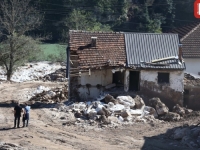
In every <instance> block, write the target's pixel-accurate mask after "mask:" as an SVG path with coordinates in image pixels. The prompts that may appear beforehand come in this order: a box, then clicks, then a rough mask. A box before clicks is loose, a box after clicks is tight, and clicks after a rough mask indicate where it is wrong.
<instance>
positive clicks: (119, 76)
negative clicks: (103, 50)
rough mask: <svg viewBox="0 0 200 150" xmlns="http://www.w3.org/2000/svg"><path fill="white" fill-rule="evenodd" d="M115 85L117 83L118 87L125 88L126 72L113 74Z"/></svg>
mask: <svg viewBox="0 0 200 150" xmlns="http://www.w3.org/2000/svg"><path fill="white" fill-rule="evenodd" d="M113 83H115V84H116V85H117V86H123V85H124V72H120V71H118V72H115V73H113Z"/></svg>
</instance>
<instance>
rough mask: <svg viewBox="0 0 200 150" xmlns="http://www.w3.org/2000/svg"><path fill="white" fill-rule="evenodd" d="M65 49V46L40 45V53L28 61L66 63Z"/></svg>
mask: <svg viewBox="0 0 200 150" xmlns="http://www.w3.org/2000/svg"><path fill="white" fill-rule="evenodd" d="M66 47H67V45H60V44H40V45H39V48H40V50H41V51H40V53H39V54H37V56H35V57H31V58H30V59H29V60H30V61H51V62H56V61H66V59H67V54H66Z"/></svg>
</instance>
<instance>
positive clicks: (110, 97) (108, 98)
mask: <svg viewBox="0 0 200 150" xmlns="http://www.w3.org/2000/svg"><path fill="white" fill-rule="evenodd" d="M105 102H106V103H107V104H108V103H109V102H112V103H114V104H117V103H118V102H117V100H116V99H114V97H113V96H111V95H109V94H108V95H106V97H105Z"/></svg>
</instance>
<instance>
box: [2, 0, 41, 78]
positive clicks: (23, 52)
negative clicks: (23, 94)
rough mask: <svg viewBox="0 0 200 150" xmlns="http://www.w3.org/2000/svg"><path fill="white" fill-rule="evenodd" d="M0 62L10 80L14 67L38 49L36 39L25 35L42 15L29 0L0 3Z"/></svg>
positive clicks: (12, 0) (5, 0)
mask: <svg viewBox="0 0 200 150" xmlns="http://www.w3.org/2000/svg"><path fill="white" fill-rule="evenodd" d="M0 14H1V15H0V24H1V27H2V30H1V35H2V36H3V37H4V40H3V41H2V42H1V44H2V46H1V47H0V63H1V64H2V65H3V66H4V67H5V68H6V73H7V80H10V79H11V77H12V74H13V71H14V70H15V68H16V67H17V66H18V65H20V64H21V63H22V62H24V61H25V60H27V59H28V58H29V56H30V55H33V54H36V53H37V51H38V50H39V49H38V48H37V45H36V41H35V40H33V39H32V38H30V37H27V36H25V34H26V33H27V32H28V31H31V30H33V29H35V28H37V27H38V26H39V25H40V24H41V20H42V17H41V16H40V14H39V12H38V11H37V10H36V9H35V7H33V5H31V3H30V0H2V1H1V3H0Z"/></svg>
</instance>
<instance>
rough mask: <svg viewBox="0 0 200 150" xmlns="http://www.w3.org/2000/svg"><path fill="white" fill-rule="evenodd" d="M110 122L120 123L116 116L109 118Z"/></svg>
mask: <svg viewBox="0 0 200 150" xmlns="http://www.w3.org/2000/svg"><path fill="white" fill-rule="evenodd" d="M108 120H109V121H110V122H118V121H119V120H118V118H117V117H115V116H109V117H108Z"/></svg>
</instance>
